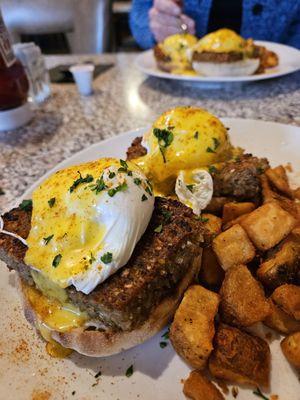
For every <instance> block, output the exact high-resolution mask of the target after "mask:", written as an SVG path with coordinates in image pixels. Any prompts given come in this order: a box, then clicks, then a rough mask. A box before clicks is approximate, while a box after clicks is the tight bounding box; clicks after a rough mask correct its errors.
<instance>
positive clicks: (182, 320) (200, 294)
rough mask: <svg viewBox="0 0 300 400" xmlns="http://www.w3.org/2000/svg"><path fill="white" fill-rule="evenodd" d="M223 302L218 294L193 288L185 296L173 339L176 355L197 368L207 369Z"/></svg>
mask: <svg viewBox="0 0 300 400" xmlns="http://www.w3.org/2000/svg"><path fill="white" fill-rule="evenodd" d="M219 301H220V299H219V295H218V294H216V293H214V292H211V291H210V290H207V289H205V288H204V287H202V286H200V285H193V286H191V287H190V288H189V289H188V290H187V291H186V292H185V295H184V297H183V300H182V302H181V304H180V306H179V307H178V309H177V311H176V313H175V317H174V321H173V323H172V325H171V328H170V339H171V342H172V344H173V347H174V349H175V351H176V352H177V353H178V354H179V355H180V356H181V357H182V358H183V359H184V360H185V361H186V362H187V363H188V364H190V365H191V366H192V367H193V368H197V369H203V368H205V366H206V363H207V360H208V357H209V355H210V353H211V351H212V349H213V344H212V341H213V337H214V334H215V326H214V318H215V316H216V314H217V311H218V306H219Z"/></svg>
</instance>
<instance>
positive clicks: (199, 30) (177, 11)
mask: <svg viewBox="0 0 300 400" xmlns="http://www.w3.org/2000/svg"><path fill="white" fill-rule="evenodd" d="M130 25H131V30H132V33H133V36H134V37H135V39H136V41H137V43H138V44H139V45H140V46H141V47H142V48H144V49H147V48H150V47H153V45H154V44H155V43H157V42H161V41H162V40H164V39H165V38H166V37H167V36H170V35H173V34H175V33H180V32H183V29H186V31H187V32H189V33H191V34H195V35H196V36H198V37H201V36H203V35H205V34H206V33H208V32H212V31H215V30H217V29H219V28H229V29H233V30H234V31H236V32H237V33H239V34H240V35H242V36H243V37H245V38H249V37H251V38H253V39H257V40H269V41H272V42H281V43H285V44H288V45H291V46H294V47H297V48H300V0H185V1H179V0H133V1H132V10H131V14H130Z"/></svg>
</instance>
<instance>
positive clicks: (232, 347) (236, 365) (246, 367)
mask: <svg viewBox="0 0 300 400" xmlns="http://www.w3.org/2000/svg"><path fill="white" fill-rule="evenodd" d="M209 370H210V372H211V374H212V375H213V376H214V377H216V378H218V379H225V380H228V381H231V382H234V383H237V384H249V385H253V386H255V387H257V386H263V387H266V388H267V387H268V386H269V376H270V349H269V346H268V344H267V343H266V342H265V341H264V340H263V339H261V338H259V337H257V336H254V335H250V334H249V333H246V332H243V331H241V330H239V329H237V328H233V327H231V326H228V325H224V324H220V326H219V328H218V329H217V332H216V335H215V339H214V350H213V352H212V354H211V356H210V358H209Z"/></svg>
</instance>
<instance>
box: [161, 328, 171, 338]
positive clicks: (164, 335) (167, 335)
mask: <svg viewBox="0 0 300 400" xmlns="http://www.w3.org/2000/svg"><path fill="white" fill-rule="evenodd" d="M169 335H170V331H169V330H167V331H166V332H165V333H164V334H163V335H161V337H162V338H164V339H165V340H168V339H169Z"/></svg>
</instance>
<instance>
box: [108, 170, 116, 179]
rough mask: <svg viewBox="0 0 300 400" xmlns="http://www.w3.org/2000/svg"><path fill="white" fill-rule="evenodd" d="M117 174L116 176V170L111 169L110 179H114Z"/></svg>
mask: <svg viewBox="0 0 300 400" xmlns="http://www.w3.org/2000/svg"><path fill="white" fill-rule="evenodd" d="M115 176H116V173H115V172H112V171H109V174H108V177H109V179H112V178H114V177H115Z"/></svg>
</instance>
